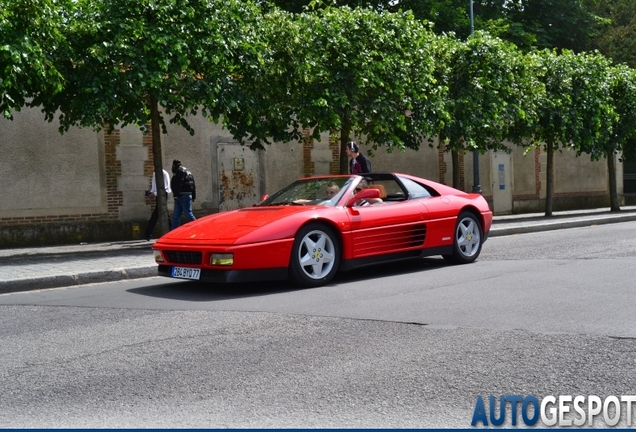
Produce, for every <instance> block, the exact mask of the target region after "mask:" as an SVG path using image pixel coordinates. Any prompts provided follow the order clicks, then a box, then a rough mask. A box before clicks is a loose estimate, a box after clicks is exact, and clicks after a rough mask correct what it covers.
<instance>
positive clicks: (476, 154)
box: [470, 0, 482, 194]
mask: <svg viewBox="0 0 636 432" xmlns="http://www.w3.org/2000/svg"><path fill="white" fill-rule="evenodd" d="M473 33H475V18H474V15H473V0H470V34H471V35H472V34H473ZM479 183H480V182H479V150H477V149H475V150H473V192H474V193H479V194H480V193H481V192H482V191H481V185H480V184H479Z"/></svg>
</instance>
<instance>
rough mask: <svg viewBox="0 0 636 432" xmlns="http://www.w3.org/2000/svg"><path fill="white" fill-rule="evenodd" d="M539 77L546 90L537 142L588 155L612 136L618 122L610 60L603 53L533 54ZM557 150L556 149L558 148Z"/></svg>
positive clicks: (548, 52) (540, 107)
mask: <svg viewBox="0 0 636 432" xmlns="http://www.w3.org/2000/svg"><path fill="white" fill-rule="evenodd" d="M533 56H534V58H535V59H536V61H537V76H538V78H539V80H540V81H541V82H542V83H543V85H544V86H545V89H546V95H545V98H543V99H542V101H541V103H540V105H539V122H538V125H537V128H536V131H535V139H536V141H537V142H538V143H544V144H545V143H552V144H554V145H555V146H559V145H561V146H563V147H565V148H573V149H576V150H577V151H580V152H588V149H591V148H592V147H594V145H595V143H596V142H597V140H599V139H600V137H603V136H610V135H611V131H612V129H611V125H612V122H613V121H614V119H615V114H614V112H613V106H612V101H611V96H610V86H609V80H608V79H607V78H608V75H607V70H608V68H609V66H610V65H609V61H608V60H607V59H606V58H605V57H603V56H601V55H600V54H597V53H596V54H587V53H581V54H578V55H577V54H574V53H573V52H571V51H564V52H563V53H562V54H560V55H559V54H557V53H556V52H554V51H549V50H544V51H540V52H537V53H536V54H533ZM555 148H556V147H555Z"/></svg>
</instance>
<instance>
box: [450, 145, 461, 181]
mask: <svg viewBox="0 0 636 432" xmlns="http://www.w3.org/2000/svg"><path fill="white" fill-rule="evenodd" d="M451 160H452V165H453V168H452V169H453V187H454V188H455V189H459V188H460V187H461V176H460V174H461V173H460V170H459V152H458V151H457V150H451Z"/></svg>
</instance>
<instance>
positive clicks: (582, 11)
mask: <svg viewBox="0 0 636 432" xmlns="http://www.w3.org/2000/svg"><path fill="white" fill-rule="evenodd" d="M481 3H482V4H484V6H483V7H482V11H483V13H484V14H485V15H487V16H489V18H490V20H491V25H490V29H491V30H493V29H494V28H496V26H495V25H492V24H493V23H496V22H498V23H499V28H500V30H501V31H499V32H498V33H496V35H497V36H499V37H501V38H503V39H506V40H508V41H510V42H512V43H514V44H515V45H517V46H518V47H519V48H520V49H523V50H529V49H532V48H537V49H552V48H557V49H560V50H562V49H568V50H571V51H574V52H581V51H586V50H588V49H589V47H590V43H591V38H592V37H593V35H594V33H595V31H596V29H597V24H598V17H597V16H596V15H595V14H594V13H593V11H592V10H591V9H590V7H589V3H590V1H589V0H518V1H482V2H481ZM499 14H501V15H499ZM499 17H500V18H501V19H502V21H497V18H499ZM501 24H505V25H501Z"/></svg>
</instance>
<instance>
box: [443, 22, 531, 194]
mask: <svg viewBox="0 0 636 432" xmlns="http://www.w3.org/2000/svg"><path fill="white" fill-rule="evenodd" d="M451 46H452V43H451ZM447 52H448V53H449V58H448V59H447V62H448V65H449V69H450V70H449V71H448V73H447V77H446V78H444V77H443V76H440V78H439V80H440V81H441V82H442V83H443V85H444V86H447V87H448V89H449V92H448V94H447V100H446V103H445V107H446V108H445V109H446V110H447V112H448V113H449V115H450V121H448V122H446V123H445V124H444V126H443V127H442V128H441V130H440V132H439V134H440V137H441V138H443V139H444V140H446V141H448V144H447V146H446V148H447V149H448V150H450V151H455V152H458V153H461V152H462V151H465V150H475V149H478V150H480V151H484V150H507V148H506V147H505V146H504V145H503V141H504V140H506V139H508V140H511V141H513V142H517V143H518V142H521V140H522V139H523V138H524V137H527V136H529V135H530V129H529V128H530V126H531V125H532V123H533V121H534V119H535V117H536V113H535V110H536V106H537V99H538V98H539V96H540V95H541V94H542V90H543V88H542V86H541V85H539V83H538V82H537V81H536V79H535V76H534V75H533V70H532V69H531V67H530V63H529V60H530V59H529V58H527V57H526V56H523V55H522V54H521V53H520V52H519V51H518V50H517V49H516V48H515V47H514V45H512V44H510V43H507V42H505V41H502V40H501V39H498V38H493V37H491V36H489V35H487V34H485V33H483V32H476V33H475V35H474V36H472V37H470V38H469V39H468V40H467V41H466V42H462V43H459V44H456V45H455V47H454V49H453V48H450V49H447ZM455 159H456V158H453V160H454V162H453V187H459V184H458V183H459V176H458V175H457V174H456V173H459V166H458V159H457V160H455Z"/></svg>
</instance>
